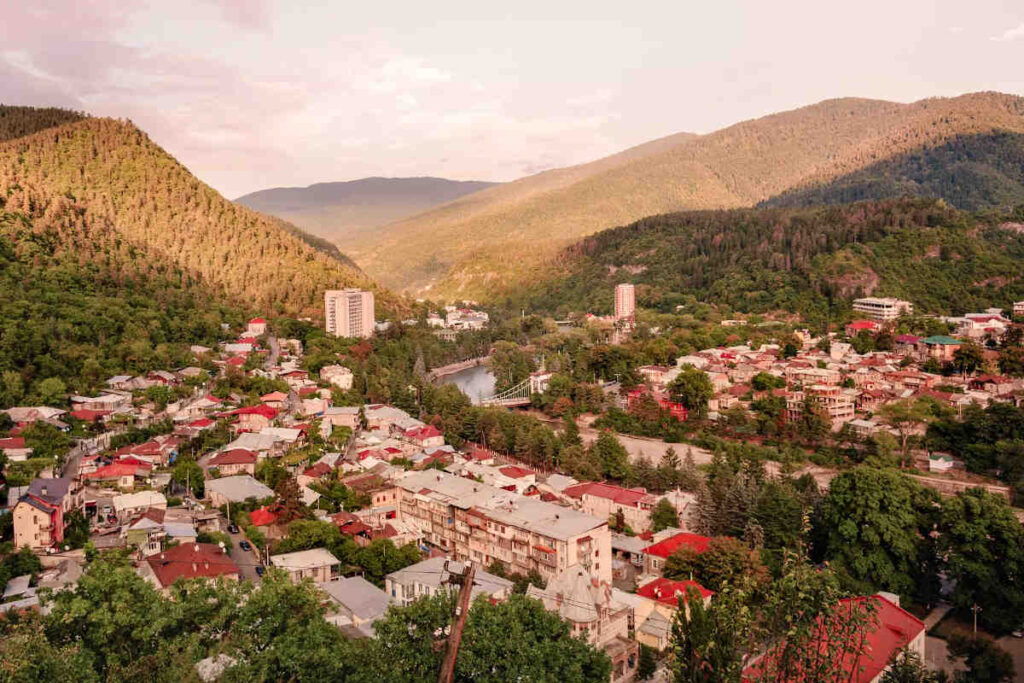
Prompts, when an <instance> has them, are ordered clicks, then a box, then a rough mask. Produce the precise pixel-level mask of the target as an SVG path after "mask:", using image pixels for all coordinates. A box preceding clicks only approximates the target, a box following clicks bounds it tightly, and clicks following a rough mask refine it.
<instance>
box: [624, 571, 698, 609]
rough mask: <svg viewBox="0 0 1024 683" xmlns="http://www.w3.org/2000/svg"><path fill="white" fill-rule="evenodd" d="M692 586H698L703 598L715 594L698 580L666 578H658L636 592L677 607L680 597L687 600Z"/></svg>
mask: <svg viewBox="0 0 1024 683" xmlns="http://www.w3.org/2000/svg"><path fill="white" fill-rule="evenodd" d="M691 587H692V588H696V589H697V592H698V593H700V597H702V598H709V597H711V596H712V595H714V592H712V591H709V590H708V589H707V588H705V587H704V586H702V585H700V584H699V583H697V582H696V581H672V580H671V579H666V578H657V579H655V580H654V581H651V582H650V583H646V584H644V585H643V586H641V587H640V589H639V590H637V592H636V594H637V595H639V596H641V597H644V598H650V599H651V600H656V601H658V602H660V603H662V604H665V605H671V606H672V607H675V606H677V605H678V604H679V598H680V597H682V598H683V600H686V595H687V593H688V592H689V590H690V588H691Z"/></svg>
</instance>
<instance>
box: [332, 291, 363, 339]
mask: <svg viewBox="0 0 1024 683" xmlns="http://www.w3.org/2000/svg"><path fill="white" fill-rule="evenodd" d="M324 320H325V321H326V328H327V332H328V333H329V334H333V335H334V336H335V337H361V338H366V337H371V336H373V325H374V309H373V292H367V291H364V290H361V289H330V290H328V291H327V292H325V293H324Z"/></svg>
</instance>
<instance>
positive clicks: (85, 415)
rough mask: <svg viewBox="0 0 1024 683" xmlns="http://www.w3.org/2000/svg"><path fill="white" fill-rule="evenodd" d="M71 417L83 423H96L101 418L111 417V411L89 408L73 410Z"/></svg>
mask: <svg viewBox="0 0 1024 683" xmlns="http://www.w3.org/2000/svg"><path fill="white" fill-rule="evenodd" d="M68 414H69V415H71V417H73V418H75V419H76V420H81V421H82V422H95V421H96V420H98V419H100V418H101V417H105V416H107V415H110V411H109V410H90V409H88V408H80V409H78V410H72V411H71V412H70V413H68Z"/></svg>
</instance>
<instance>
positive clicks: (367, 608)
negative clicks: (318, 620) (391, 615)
mask: <svg viewBox="0 0 1024 683" xmlns="http://www.w3.org/2000/svg"><path fill="white" fill-rule="evenodd" d="M317 588H319V589H320V590H322V591H323V592H324V593H325V594H326V595H327V597H328V598H329V599H330V603H329V605H328V609H327V614H326V615H325V617H324V618H325V619H327V621H328V623H331V624H334V625H335V626H337V627H338V628H339V629H341V632H342V634H344V635H345V636H346V637H349V638H373V637H374V635H375V633H374V630H373V624H374V622H375V621H377V620H378V619H380V618H381V617H383V616H384V614H385V613H386V612H387V611H388V607H389V606H390V605H391V604H392V602H393V600H392V599H391V598H390V597H389V596H388V594H387V593H385V592H384V591H382V590H381V589H379V588H377V587H376V586H374V585H373V584H372V583H370V582H369V581H367V580H366V579H364V578H363V577H361V576H350V577H348V578H345V579H339V580H337V581H328V582H326V583H319V584H317Z"/></svg>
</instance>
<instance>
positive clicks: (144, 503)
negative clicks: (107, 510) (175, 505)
mask: <svg viewBox="0 0 1024 683" xmlns="http://www.w3.org/2000/svg"><path fill="white" fill-rule="evenodd" d="M111 505H113V507H114V514H115V515H117V519H118V521H119V522H121V523H122V524H123V523H125V522H127V521H128V520H129V519H131V518H133V517H135V516H136V515H141V514H143V513H145V512H146V511H147V510H150V509H153V510H166V509H167V498H166V497H165V496H164V494H162V493H160V492H158V491H138V492H137V493H126V494H123V495H120V496H114V498H113V500H112V501H111Z"/></svg>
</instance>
